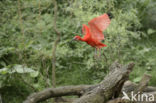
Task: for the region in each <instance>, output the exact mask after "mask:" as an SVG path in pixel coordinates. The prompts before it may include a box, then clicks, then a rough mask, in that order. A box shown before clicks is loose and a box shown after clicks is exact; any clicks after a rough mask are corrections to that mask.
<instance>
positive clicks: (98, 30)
mask: <svg viewBox="0 0 156 103" xmlns="http://www.w3.org/2000/svg"><path fill="white" fill-rule="evenodd" d="M109 24H110V19H109V16H108V15H107V14H106V13H105V14H103V15H101V16H98V17H95V18H93V19H92V20H90V21H89V22H88V25H89V28H90V32H91V35H92V38H94V39H96V40H99V41H101V40H104V35H103V33H102V32H103V31H104V30H105V29H106V28H107V27H108V25H109Z"/></svg>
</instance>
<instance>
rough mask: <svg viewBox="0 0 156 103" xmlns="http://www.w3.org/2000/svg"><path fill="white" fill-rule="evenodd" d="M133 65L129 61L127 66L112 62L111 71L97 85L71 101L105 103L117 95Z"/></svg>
mask: <svg viewBox="0 0 156 103" xmlns="http://www.w3.org/2000/svg"><path fill="white" fill-rule="evenodd" d="M114 65H116V66H114ZM133 66H134V64H133V63H130V64H128V65H127V66H120V65H119V64H118V63H115V64H113V68H112V70H111V72H110V73H109V74H108V75H107V76H106V77H105V79H104V80H103V81H102V82H101V83H100V84H99V86H98V87H96V88H94V89H93V90H91V91H89V92H86V93H85V94H84V95H83V96H82V97H81V98H79V99H78V100H76V101H74V102H73V103H106V102H107V101H108V100H109V99H111V98H116V97H118V96H119V94H120V91H121V88H122V86H123V84H124V82H125V81H126V80H127V79H128V77H129V73H130V72H131V71H132V68H133Z"/></svg>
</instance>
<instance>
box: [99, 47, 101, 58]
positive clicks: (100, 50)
mask: <svg viewBox="0 0 156 103" xmlns="http://www.w3.org/2000/svg"><path fill="white" fill-rule="evenodd" d="M100 56H101V48H99V58H100Z"/></svg>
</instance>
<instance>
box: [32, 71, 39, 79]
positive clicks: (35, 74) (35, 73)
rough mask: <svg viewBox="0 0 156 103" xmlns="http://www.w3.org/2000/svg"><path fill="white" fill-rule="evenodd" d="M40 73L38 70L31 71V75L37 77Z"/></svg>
mask: <svg viewBox="0 0 156 103" xmlns="http://www.w3.org/2000/svg"><path fill="white" fill-rule="evenodd" d="M38 75H39V72H38V71H35V72H32V73H30V76H31V77H33V78H35V77H37V76H38Z"/></svg>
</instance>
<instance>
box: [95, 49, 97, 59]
mask: <svg viewBox="0 0 156 103" xmlns="http://www.w3.org/2000/svg"><path fill="white" fill-rule="evenodd" d="M94 57H95V59H96V58H97V48H95V54H94Z"/></svg>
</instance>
